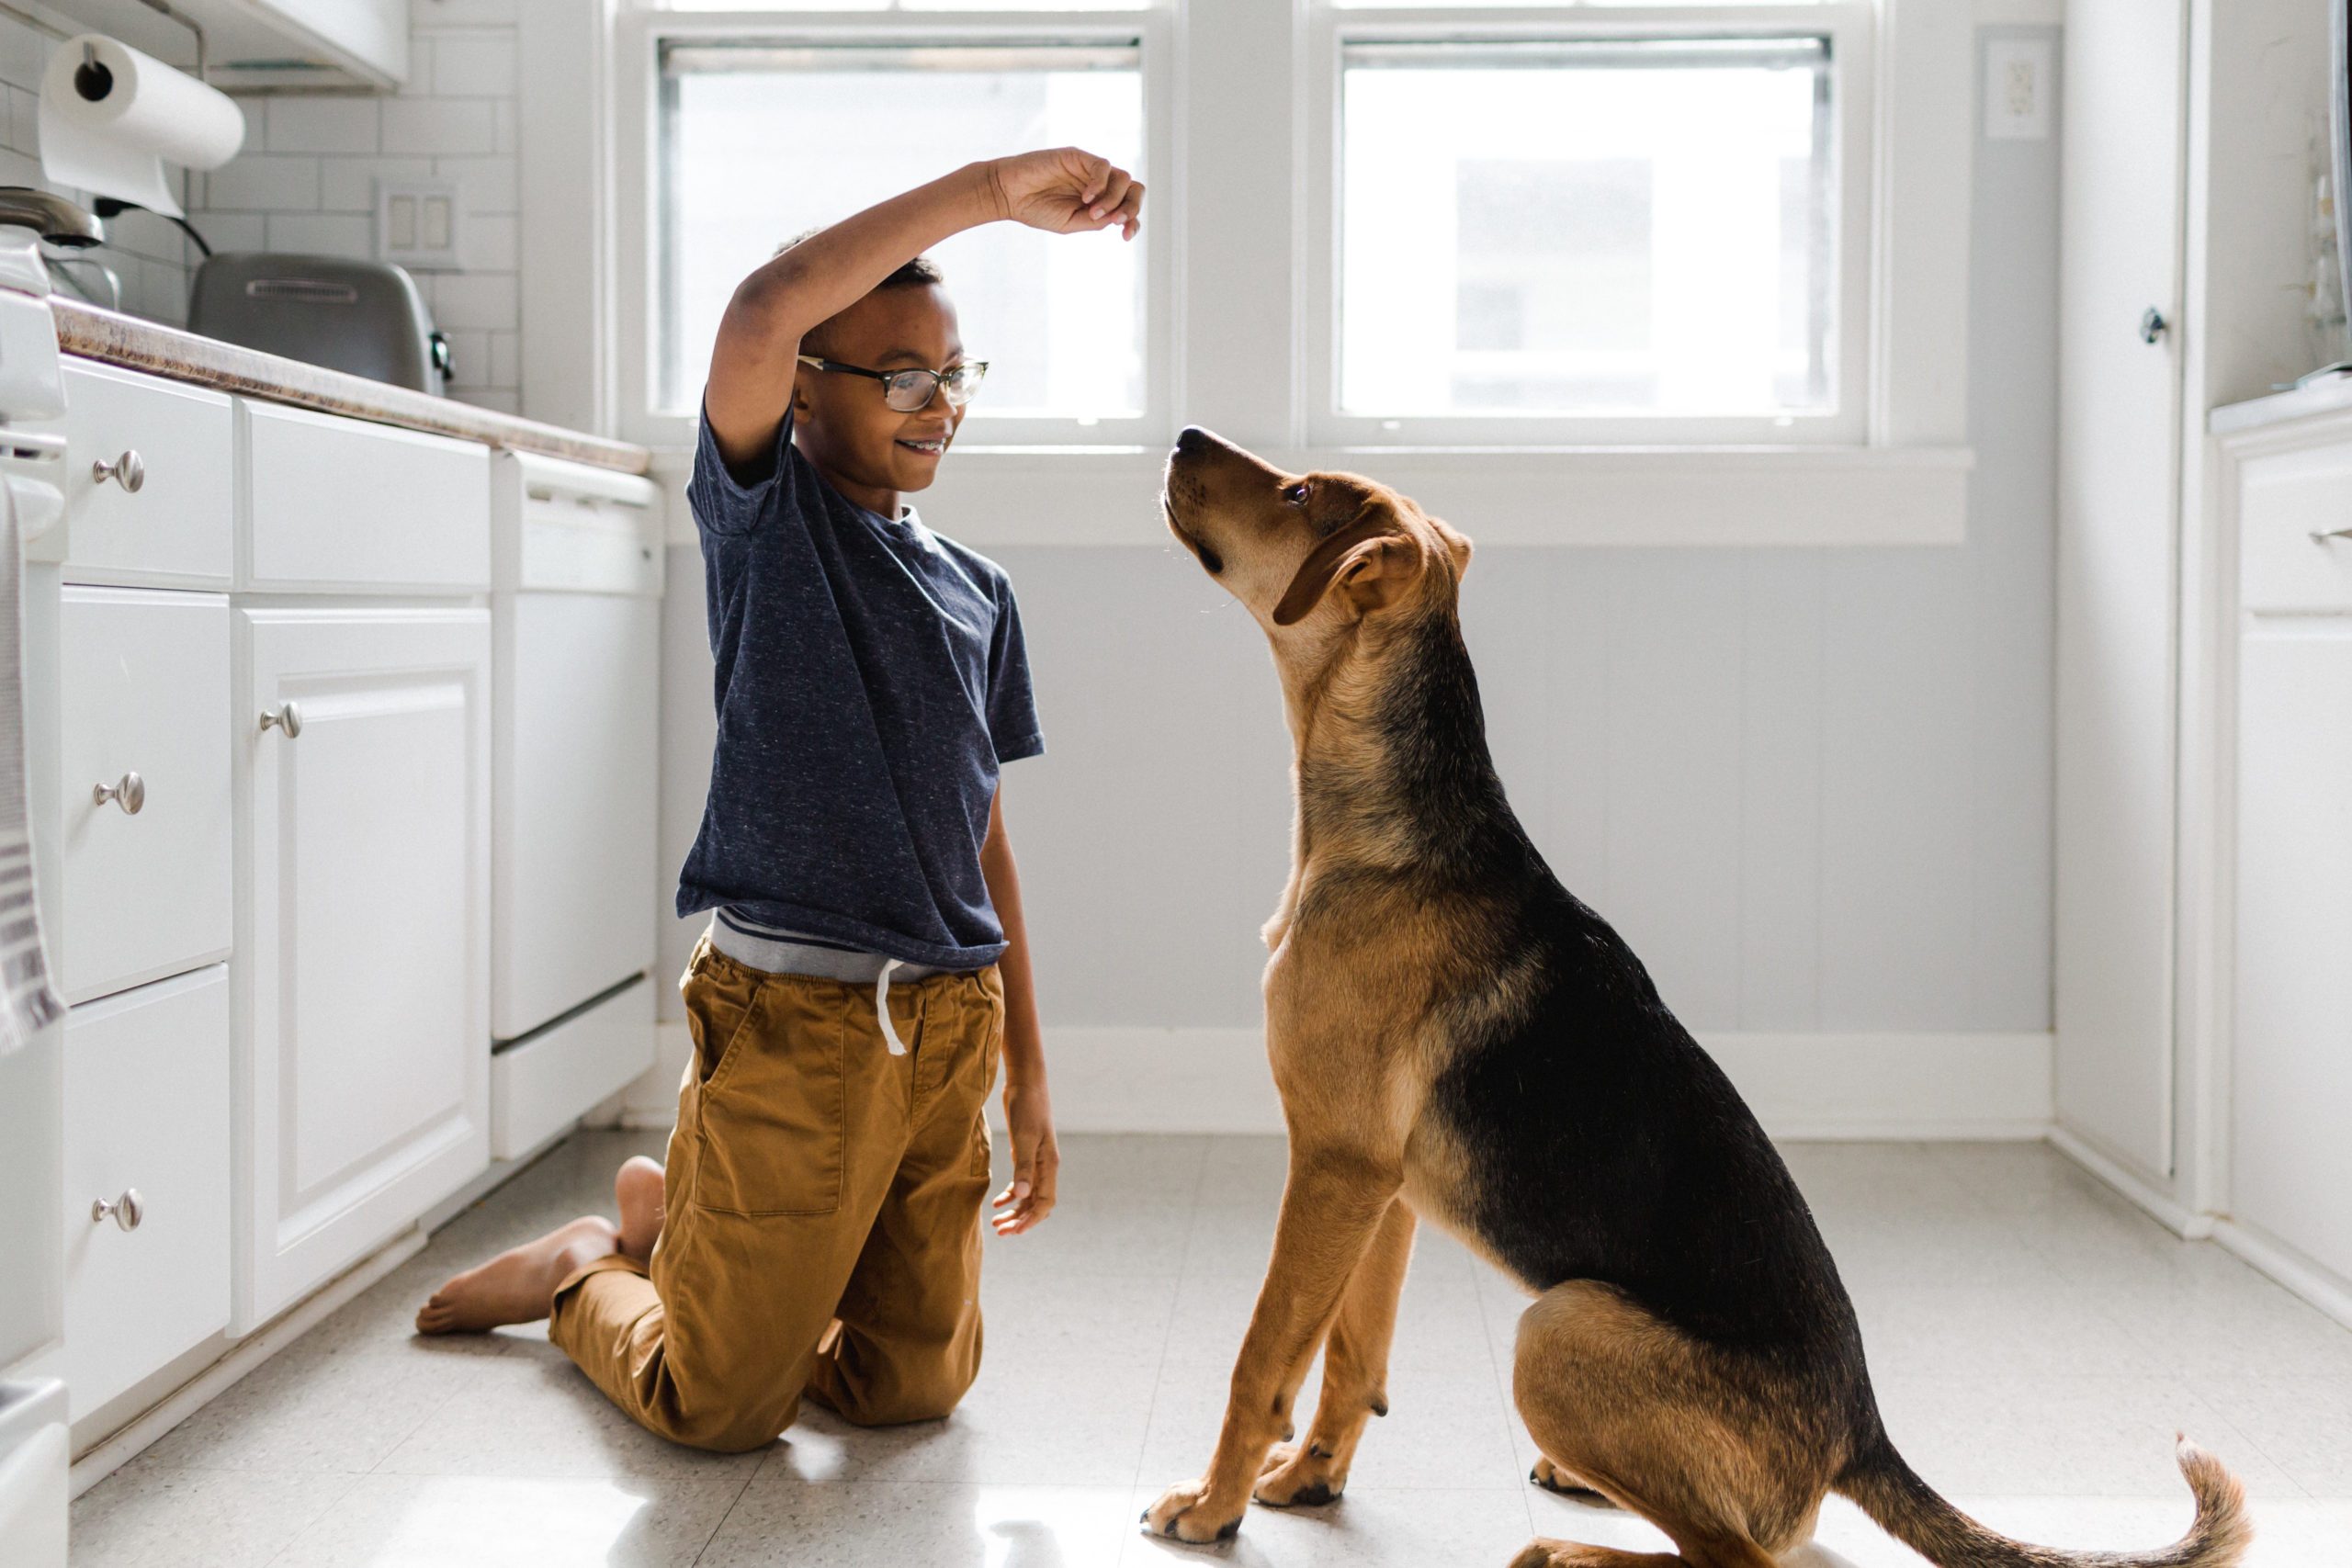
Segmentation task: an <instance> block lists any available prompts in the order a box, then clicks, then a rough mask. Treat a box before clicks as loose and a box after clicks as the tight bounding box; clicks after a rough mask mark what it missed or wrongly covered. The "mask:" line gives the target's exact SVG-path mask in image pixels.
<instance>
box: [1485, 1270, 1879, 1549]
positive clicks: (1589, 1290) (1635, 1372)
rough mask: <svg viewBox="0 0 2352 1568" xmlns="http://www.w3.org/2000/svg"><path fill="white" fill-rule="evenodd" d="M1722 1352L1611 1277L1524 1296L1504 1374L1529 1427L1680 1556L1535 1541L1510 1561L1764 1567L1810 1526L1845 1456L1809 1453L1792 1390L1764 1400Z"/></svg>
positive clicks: (1557, 1460)
mask: <svg viewBox="0 0 2352 1568" xmlns="http://www.w3.org/2000/svg"><path fill="white" fill-rule="evenodd" d="M1727 1354H1728V1353H1727V1352H1724V1351H1722V1350H1720V1349H1718V1348H1715V1347H1712V1346H1709V1345H1706V1344H1703V1343H1701V1342H1699V1341H1696V1340H1693V1339H1691V1337H1689V1336H1687V1335H1685V1334H1683V1333H1682V1332H1681V1331H1680V1330H1679V1329H1678V1328H1676V1327H1674V1326H1673V1325H1671V1324H1668V1323H1667V1322H1665V1321H1664V1320H1662V1319H1660V1318H1658V1317H1656V1316H1654V1315H1653V1314H1650V1313H1648V1312H1647V1311H1645V1310H1644V1309H1643V1308H1642V1307H1640V1306H1639V1305H1637V1304H1635V1303H1634V1301H1633V1300H1632V1299H1631V1298H1630V1297H1628V1296H1626V1295H1625V1294H1624V1293H1623V1292H1621V1291H1618V1290H1616V1289H1615V1288H1613V1287H1611V1286H1608V1285H1603V1284H1600V1283H1597V1282H1595V1281H1592V1280H1568V1281H1566V1282H1565V1283H1563V1284H1559V1285H1555V1286H1554V1287H1553V1288H1552V1289H1551V1290H1549V1291H1546V1292H1544V1294H1542V1295H1541V1296H1538V1297H1537V1298H1536V1299H1535V1302H1534V1304H1533V1305H1532V1306H1530V1307H1529V1308H1528V1309H1527V1311H1526V1313H1525V1314H1523V1315H1522V1316H1521V1318H1520V1320H1519V1344H1518V1348H1517V1351H1516V1354H1515V1355H1514V1357H1513V1361H1512V1374H1511V1384H1512V1390H1511V1391H1512V1395H1513V1398H1514V1400H1515V1401H1516V1403H1517V1404H1518V1405H1519V1410H1520V1414H1521V1416H1522V1417H1524V1418H1525V1420H1526V1422H1527V1429H1528V1432H1529V1434H1530V1435H1531V1436H1532V1437H1533V1438H1534V1439H1535V1442H1536V1446H1537V1447H1538V1448H1540V1449H1541V1450H1543V1451H1544V1453H1545V1454H1546V1455H1549V1456H1550V1457H1551V1458H1552V1460H1553V1461H1554V1464H1555V1467H1556V1469H1557V1470H1558V1471H1560V1472H1565V1473H1566V1475H1568V1476H1571V1477H1573V1478H1575V1479H1576V1480H1577V1481H1579V1482H1581V1483H1585V1484H1586V1485H1589V1486H1591V1487H1593V1488H1595V1489H1596V1490H1598V1491H1599V1492H1600V1493H1601V1494H1602V1495H1604V1496H1605V1497H1607V1498H1608V1500H1609V1501H1611V1502H1612V1503H1615V1504H1616V1505H1617V1506H1620V1507H1622V1508H1626V1509H1629V1510H1631V1511H1632V1512H1634V1513H1636V1514H1639V1515H1641V1516H1642V1517H1644V1518H1645V1519H1647V1520H1649V1521H1650V1522H1651V1523H1652V1524H1654V1525H1656V1526H1657V1528H1658V1529H1661V1530H1663V1531H1665V1532H1666V1535H1667V1537H1668V1540H1672V1541H1673V1542H1674V1545H1675V1550H1676V1552H1677V1553H1678V1554H1679V1556H1672V1555H1669V1556H1660V1555H1657V1554H1647V1555H1645V1554H1641V1553H1633V1552H1624V1551H1617V1550H1615V1549H1612V1548H1605V1547H1592V1546H1585V1545H1581V1544H1578V1543H1576V1542H1571V1541H1559V1540H1538V1541H1536V1542H1535V1543H1533V1544H1532V1546H1530V1547H1529V1548H1528V1550H1527V1551H1525V1552H1522V1553H1521V1555H1520V1557H1519V1559H1518V1560H1517V1562H1516V1563H1515V1564H1514V1568H1530V1565H1532V1568H1665V1565H1668V1564H1676V1563H1678V1562H1679V1563H1687V1564H1690V1565H1691V1568H1771V1565H1772V1563H1773V1561H1774V1553H1776V1552H1780V1551H1786V1550H1787V1549H1788V1548H1790V1547H1792V1546H1794V1545H1796V1544H1798V1543H1799V1542H1800V1541H1802V1540H1805V1539H1806V1538H1807V1537H1808V1536H1810V1535H1811V1533H1812V1529H1813V1523H1814V1519H1815V1515H1816V1512H1817V1510H1818V1508H1819V1506H1820V1503H1821V1498H1822V1495H1823V1494H1824V1493H1825V1492H1826V1490H1827V1489H1828V1477H1829V1476H1831V1475H1833V1474H1835V1473H1836V1472H1837V1471H1838V1468H1839V1467H1840V1466H1841V1465H1842V1464H1843V1462H1844V1457H1843V1455H1842V1454H1829V1453H1824V1452H1816V1451H1814V1450H1813V1448H1812V1446H1811V1444H1810V1442H1809V1440H1808V1439H1807V1438H1805V1437H1804V1433H1805V1432H1806V1430H1807V1429H1808V1427H1809V1425H1810V1424H1809V1423H1807V1422H1806V1421H1805V1420H1804V1410H1803V1408H1802V1405H1803V1403H1804V1397H1803V1395H1802V1393H1799V1392H1797V1391H1795V1390H1791V1391H1789V1393H1788V1394H1787V1396H1786V1397H1785V1398H1781V1397H1771V1398H1768V1397H1765V1396H1764V1395H1763V1394H1762V1393H1759V1392H1758V1391H1759V1389H1761V1388H1763V1387H1764V1386H1765V1385H1764V1384H1761V1383H1759V1382H1758V1380H1757V1378H1755V1377H1752V1376H1748V1375H1746V1374H1747V1371H1748V1369H1746V1368H1744V1367H1735V1366H1733V1365H1730V1364H1728V1363H1727V1362H1726V1360H1725V1357H1726V1355H1727ZM1735 1372H1738V1373H1740V1374H1741V1375H1739V1376H1735V1375H1734V1373H1735Z"/></svg>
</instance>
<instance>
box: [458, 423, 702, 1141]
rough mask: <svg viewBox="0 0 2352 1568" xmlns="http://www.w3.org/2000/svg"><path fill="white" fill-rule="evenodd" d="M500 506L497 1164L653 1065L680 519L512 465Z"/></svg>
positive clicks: (618, 490)
mask: <svg viewBox="0 0 2352 1568" xmlns="http://www.w3.org/2000/svg"><path fill="white" fill-rule="evenodd" d="M496 475H497V477H496V480H495V488H494V492H493V503H492V530H493V532H492V541H493V557H492V595H491V616H492V629H493V637H494V639H495V640H494V649H493V654H492V664H493V671H494V674H493V680H494V682H495V685H494V691H493V697H492V750H491V810H492V832H491V843H492V850H491V855H492V869H491V943H492V955H491V1036H492V1038H491V1042H490V1048H491V1073H490V1092H491V1153H492V1156H494V1157H497V1158H501V1159H513V1158H517V1157H520V1156H524V1155H527V1154H530V1153H532V1152H533V1151H534V1150H536V1149H537V1148H538V1147H539V1146H540V1145H544V1144H545V1143H546V1142H547V1141H548V1139H550V1138H552V1137H554V1136H555V1135H557V1134H560V1133H562V1132H564V1131H565V1130H567V1129H568V1128H570V1127H571V1125H572V1123H573V1122H577V1121H578V1120H579V1118H580V1117H581V1115H582V1113H583V1112H585V1111H588V1110H590V1109H591V1108H592V1107H594V1105H596V1104H597V1103H598V1102H599V1101H601V1100H605V1099H607V1098H609V1097H610V1096H612V1095H613V1094H615V1093H617V1092H618V1091H619V1090H620V1089H622V1088H624V1087H625V1086H626V1085H627V1084H628V1082H629V1081H630V1080H631V1079H633V1078H635V1077H638V1076H639V1074H640V1073H642V1072H644V1071H645V1070H646V1069H647V1068H648V1067H650V1066H652V1065H653V1059H654V1021H653V1020H654V999H653V987H652V984H651V970H652V965H653V963H654V954H655V950H656V946H657V943H658V941H659V937H658V931H657V927H656V916H657V913H658V905H657V897H656V894H655V886H656V865H655V857H656V854H657V852H658V850H657V829H656V811H657V803H656V791H657V787H658V781H659V768H660V756H659V751H660V748H659V724H660V719H659V715H658V712H657V703H658V701H659V695H660V670H659V663H660V658H661V618H662V507H661V505H660V500H661V494H660V491H658V490H657V489H656V488H655V486H654V485H653V483H652V482H651V481H650V480H648V479H642V478H640V477H639V476H637V475H634V474H623V473H619V472H616V471H615V470H613V469H609V468H594V467H591V466H589V465H587V464H582V463H572V462H565V461H562V460H560V459H557V458H552V457H542V456H539V455H537V454H536V453H527V452H506V453H502V454H500V456H499V457H498V459H497V465H496Z"/></svg>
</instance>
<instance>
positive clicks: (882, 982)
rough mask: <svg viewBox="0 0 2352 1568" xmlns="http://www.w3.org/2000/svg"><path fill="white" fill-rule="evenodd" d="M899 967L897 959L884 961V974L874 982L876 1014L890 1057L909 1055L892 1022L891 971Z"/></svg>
mask: <svg viewBox="0 0 2352 1568" xmlns="http://www.w3.org/2000/svg"><path fill="white" fill-rule="evenodd" d="M898 966H899V961H898V960H897V959H895V958H887V959H884V960H883V961H882V973H881V974H880V975H878V976H876V977H875V981H874V1012H875V1016H876V1017H877V1018H878V1019H880V1020H881V1022H882V1038H883V1040H884V1041H885V1042H886V1043H888V1045H889V1047H890V1055H893V1056H903V1055H906V1054H907V1046H906V1042H904V1041H902V1040H900V1039H899V1031H898V1029H897V1028H896V1026H894V1025H893V1024H892V1023H891V1022H890V971H891V970H893V969H896V968H897V967H898Z"/></svg>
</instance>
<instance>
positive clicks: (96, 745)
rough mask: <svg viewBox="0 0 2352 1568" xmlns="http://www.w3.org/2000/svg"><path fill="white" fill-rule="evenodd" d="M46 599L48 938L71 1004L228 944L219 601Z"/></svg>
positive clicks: (215, 953)
mask: <svg viewBox="0 0 2352 1568" xmlns="http://www.w3.org/2000/svg"><path fill="white" fill-rule="evenodd" d="M60 598H61V604H60V607H59V621H60V627H59V635H58V647H59V671H58V683H59V688H60V694H61V696H62V702H61V704H60V708H61V712H62V719H61V723H60V729H61V731H62V745H61V747H60V748H59V753H60V755H59V763H60V768H61V771H60V775H59V784H60V788H59V799H60V802H61V815H62V818H63V820H62V823H61V825H60V826H61V828H62V832H61V833H60V840H61V843H62V852H63V860H64V875H63V886H62V897H61V905H62V916H61V919H60V927H61V929H60V931H59V932H58V933H57V935H58V940H57V941H56V942H55V943H54V944H53V946H54V949H55V952H56V955H57V957H58V960H59V964H58V970H59V980H60V984H61V986H62V988H63V990H64V993H65V999H66V1000H67V1001H69V1002H78V1001H84V1000H86V999H88V998H93V997H99V996H104V995H106V994H107V992H109V991H118V990H120V989H122V988H123V987H127V986H135V985H138V984H141V982H143V981H147V980H153V979H159V978H161V977H163V976H167V975H174V974H177V973H179V972H180V971H182V970H185V969H192V968H195V967H196V966H198V964H209V963H212V962H214V961H216V960H218V959H221V958H225V957H227V956H228V953H229V945H230V942H231V940H232V915H231V908H230V890H231V886H232V879H231V871H230V853H231V831H230V829H231V819H230V794H229V601H228V599H227V598H226V597H225V596H223V595H221V594H217V593H179V592H161V591H158V590H154V589H144V588H87V587H74V586H68V587H66V588H65V589H64V590H63V592H62V594H61V595H60Z"/></svg>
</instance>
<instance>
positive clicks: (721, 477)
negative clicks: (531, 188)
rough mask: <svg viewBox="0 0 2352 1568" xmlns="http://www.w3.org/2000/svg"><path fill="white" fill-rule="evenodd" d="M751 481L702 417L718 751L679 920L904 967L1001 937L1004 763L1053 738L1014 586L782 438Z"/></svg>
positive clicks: (696, 505) (978, 957) (700, 511)
mask: <svg viewBox="0 0 2352 1568" xmlns="http://www.w3.org/2000/svg"><path fill="white" fill-rule="evenodd" d="M775 440H776V448H775V456H774V457H773V458H772V459H771V461H770V462H769V463H768V464H767V465H766V468H765V471H764V477H763V478H760V479H758V481H757V482H756V483H752V484H748V485H746V484H742V483H739V482H738V481H737V479H736V478H735V476H733V475H732V474H730V473H729V472H728V469H727V464H726V462H725V460H724V459H722V458H721V457H720V456H719V453H718V439H717V437H716V436H714V435H713V434H711V429H710V421H709V420H708V418H707V417H706V418H705V419H704V420H703V421H702V432H701V435H700V437H699V439H698V440H697V442H696V445H695V468H694V477H693V479H690V480H689V481H688V482H687V485H686V502H687V504H688V505H689V506H690V507H692V509H693V511H694V514H695V527H696V529H697V530H698V531H699V533H700V534H701V536H702V554H703V576H704V581H705V584H706V587H707V592H708V597H709V608H710V651H711V655H712V657H713V659H714V660H716V661H717V664H718V669H717V671H716V672H715V676H714V682H713V691H714V694H715V695H716V698H717V701H718V749H717V751H716V753H715V754H714V755H713V757H712V758H711V764H710V795H709V797H708V798H707V800H706V801H705V803H704V805H703V813H702V830H701V831H700V832H699V833H698V834H697V835H696V836H695V846H694V849H693V850H692V851H691V852H689V853H688V854H687V856H686V863H685V868H684V870H683V871H682V872H681V873H680V874H679V878H678V913H679V914H680V915H681V916H684V915H691V914H693V913H694V912H695V911H696V910H698V909H708V908H722V907H723V908H726V909H728V910H729V912H730V913H732V914H738V915H740V916H741V917H742V918H743V919H745V920H746V921H749V922H753V923H756V924H757V925H760V926H764V927H769V928H773V929H776V930H781V931H796V932H801V933H805V934H807V935H809V936H813V937H818V938H821V939H823V940H825V941H828V942H839V943H842V944H844V945H847V946H851V947H856V948H860V949H863V950H865V951H867V952H871V953H882V954H884V955H885V956H887V957H890V958H898V959H903V960H905V961H907V962H908V963H910V964H931V965H933V966H935V967H939V968H944V969H971V968H977V967H979V966H980V965H983V964H991V963H994V962H995V961H996V958H997V955H998V954H999V953H1002V952H1003V951H1004V928H1003V927H1002V925H1001V924H1000V923H999V921H998V919H997V916H996V909H995V907H994V906H993V905H992V904H990V903H989V890H988V884H987V882H986V880H985V879H984V878H983V877H982V876H981V874H980V845H981V843H982V842H983V840H986V838H987V837H988V827H989V803H990V802H991V801H992V800H993V799H994V798H995V795H996V785H997V768H998V765H999V764H1001V763H1003V762H1010V761H1014V760H1015V759H1016V758H1021V757H1033V756H1035V755H1036V754H1037V753H1039V752H1041V751H1043V750H1045V749H1046V747H1045V741H1044V740H1043V739H1041V737H1040V736H1039V734H1038V731H1037V713H1036V707H1035V702H1034V700H1033V698H1032V696H1031V694H1030V688H1029V659H1028V653H1027V650H1026V649H1024V648H1023V644H1022V640H1021V616H1020V613H1019V612H1018V611H1017V610H1016V609H1015V608H1014V606H1013V601H1012V583H1011V582H1010V581H1008V580H1007V579H1006V577H1005V575H1004V571H1003V570H1002V569H1001V568H1000V567H999V566H998V565H997V564H996V563H995V562H994V561H991V560H989V559H988V558H986V557H984V556H981V555H979V554H978V553H976V552H974V551H972V550H967V549H966V548H965V547H963V546H961V545H959V544H956V542H955V541H954V540H952V539H943V538H941V537H940V536H938V535H936V534H934V533H933V532H932V531H931V530H930V529H928V528H926V527H924V526H923V525H922V523H920V522H919V521H917V520H916V519H915V518H914V517H913V516H912V515H911V514H909V515H907V516H905V517H900V518H895V519H894V518H887V517H883V516H880V515H878V514H877V513H872V512H868V511H866V510H865V508H864V507H862V506H859V505H857V504H856V503H854V502H852V501H850V500H849V498H848V497H846V496H844V495H842V493H841V491H837V490H835V489H834V488H833V487H832V486H831V484H830V483H828V482H827V481H826V479H825V478H824V476H823V475H821V474H820V473H819V472H818V471H817V469H816V468H815V466H814V465H813V464H811V463H810V462H809V459H808V458H806V457H802V456H801V454H800V451H799V449H798V448H797V447H796V446H794V445H793V444H792V418H791V415H790V413H789V412H787V413H786V416H785V421H784V424H783V427H782V428H781V429H779V430H778V431H777V432H776V437H775Z"/></svg>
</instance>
